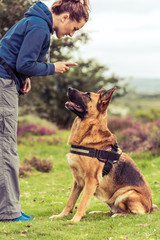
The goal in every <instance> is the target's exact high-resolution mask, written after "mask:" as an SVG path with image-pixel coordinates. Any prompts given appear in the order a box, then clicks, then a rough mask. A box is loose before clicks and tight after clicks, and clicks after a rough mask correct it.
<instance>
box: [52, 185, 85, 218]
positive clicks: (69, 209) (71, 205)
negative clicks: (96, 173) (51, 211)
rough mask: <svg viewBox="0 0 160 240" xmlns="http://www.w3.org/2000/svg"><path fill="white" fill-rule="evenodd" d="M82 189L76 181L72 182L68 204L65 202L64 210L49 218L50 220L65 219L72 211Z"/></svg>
mask: <svg viewBox="0 0 160 240" xmlns="http://www.w3.org/2000/svg"><path fill="white" fill-rule="evenodd" d="M82 189H83V187H82V186H79V185H78V184H77V183H76V181H75V180H74V182H73V188H72V191H71V194H70V197H69V199H68V202H67V205H66V207H65V208H64V210H63V211H62V212H61V213H60V214H58V215H53V216H51V217H50V218H59V217H65V216H67V215H68V214H69V213H71V212H72V211H73V208H74V206H75V203H76V201H77V199H78V197H79V195H80V193H81V191H82Z"/></svg>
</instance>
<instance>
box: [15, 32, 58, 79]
mask: <svg viewBox="0 0 160 240" xmlns="http://www.w3.org/2000/svg"><path fill="white" fill-rule="evenodd" d="M46 41H47V33H46V32H45V29H43V28H33V29H32V30H30V31H29V32H28V33H27V34H26V35H25V37H24V40H23V43H22V45H21V48H20V51H19V54H18V57H17V62H16V70H17V72H18V73H21V74H24V75H27V76H28V77H31V76H47V75H52V74H54V72H55V66H54V64H53V63H45V62H38V57H39V55H40V53H41V51H42V50H43V51H45V50H46V52H47V50H48V49H47V47H46V49H45V48H44V46H45V43H46Z"/></svg>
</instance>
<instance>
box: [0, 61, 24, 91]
mask: <svg viewBox="0 0 160 240" xmlns="http://www.w3.org/2000/svg"><path fill="white" fill-rule="evenodd" d="M0 64H1V65H2V66H3V67H4V69H5V70H6V71H7V73H8V74H9V75H10V76H11V78H12V79H13V80H14V81H15V84H17V80H16V78H18V80H19V82H20V88H22V87H23V81H22V79H21V76H20V75H19V73H17V72H16V71H14V70H13V69H12V68H11V67H10V66H9V65H8V63H6V62H5V61H4V60H3V59H2V58H1V57H0ZM19 94H23V93H22V92H21V91H19Z"/></svg>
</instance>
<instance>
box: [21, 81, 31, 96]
mask: <svg viewBox="0 0 160 240" xmlns="http://www.w3.org/2000/svg"><path fill="white" fill-rule="evenodd" d="M30 90H31V81H30V78H26V80H25V82H24V86H23V88H22V89H21V92H22V93H28V92H29V91H30Z"/></svg>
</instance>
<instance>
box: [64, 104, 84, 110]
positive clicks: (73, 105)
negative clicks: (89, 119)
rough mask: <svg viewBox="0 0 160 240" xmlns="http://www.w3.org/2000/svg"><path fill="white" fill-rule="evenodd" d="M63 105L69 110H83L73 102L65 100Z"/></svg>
mask: <svg viewBox="0 0 160 240" xmlns="http://www.w3.org/2000/svg"><path fill="white" fill-rule="evenodd" d="M65 107H66V108H68V109H71V110H74V109H76V110H77V111H79V112H83V109H82V108H81V107H80V106H79V105H76V104H75V103H73V102H66V103H65Z"/></svg>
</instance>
